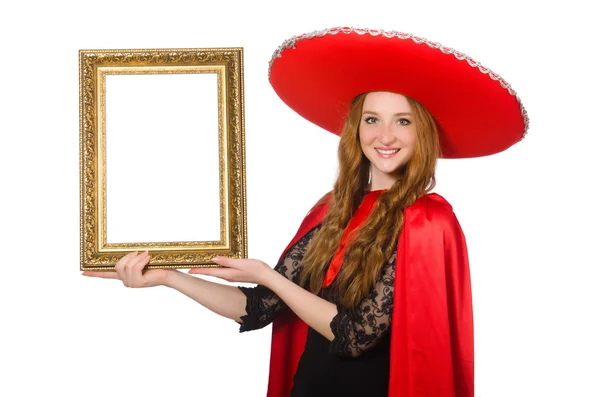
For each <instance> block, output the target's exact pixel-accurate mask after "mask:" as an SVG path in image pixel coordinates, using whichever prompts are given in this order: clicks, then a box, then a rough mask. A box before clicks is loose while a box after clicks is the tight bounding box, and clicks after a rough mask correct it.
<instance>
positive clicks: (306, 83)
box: [269, 28, 529, 158]
mask: <svg viewBox="0 0 600 397" xmlns="http://www.w3.org/2000/svg"><path fill="white" fill-rule="evenodd" d="M269 81H270V83H271V85H272V86H273V88H274V89H275V92H276V93H277V95H279V97H280V98H281V99H282V100H283V101H284V102H285V103H286V104H287V105H288V106H289V107H290V108H292V109H293V110H295V111H296V112H297V113H298V114H300V115H301V116H302V117H304V118H306V119H307V120H309V121H311V122H313V123H314V124H316V125H318V126H320V127H322V128H324V129H326V130H327V131H330V132H332V133H334V134H336V135H339V134H340V132H341V129H342V126H343V122H344V118H345V115H346V112H347V111H348V108H349V105H350V102H351V101H352V99H353V98H354V97H355V96H357V95H358V94H361V93H363V92H369V91H391V92H396V93H399V94H402V95H405V96H409V97H411V98H413V99H415V100H417V101H419V102H420V103H421V104H422V105H423V106H425V108H426V109H427V110H428V111H429V112H430V113H431V114H432V115H433V117H434V118H435V120H436V122H437V125H438V128H439V130H440V143H441V146H442V156H443V157H444V158H466V157H479V156H487V155H491V154H494V153H498V152H501V151H503V150H505V149H507V148H509V147H510V146H512V145H513V144H515V143H516V142H518V141H520V140H521V139H523V137H524V136H525V134H526V132H527V129H528V125H529V120H528V117H527V112H526V111H525V109H524V107H523V105H522V104H521V101H520V99H519V98H518V97H517V95H516V93H515V91H514V90H513V89H512V88H511V87H510V85H509V84H508V83H507V82H506V81H504V80H503V79H502V78H501V77H500V76H498V75H497V74H495V73H493V72H492V71H491V70H490V69H488V68H485V67H483V66H482V65H481V64H480V63H479V62H475V61H474V60H473V59H471V58H469V57H468V56H466V55H464V54H462V53H460V52H458V51H455V50H453V49H451V48H448V47H444V46H442V45H441V44H439V43H434V42H430V41H428V40H425V39H423V38H419V37H415V36H413V35H412V34H408V33H400V32H396V31H389V32H388V31H383V30H372V29H356V28H333V29H326V30H321V31H316V32H312V33H308V34H304V35H301V36H295V37H292V38H291V39H289V40H286V41H285V42H284V43H283V44H282V45H281V46H280V47H279V48H278V49H277V50H276V51H275V53H274V54H273V58H272V59H271V61H270V63H269Z"/></svg>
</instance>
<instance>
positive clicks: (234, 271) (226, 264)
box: [188, 256, 276, 286]
mask: <svg viewBox="0 0 600 397" xmlns="http://www.w3.org/2000/svg"><path fill="white" fill-rule="evenodd" d="M212 261H213V262H215V263H216V264H217V265H221V266H223V267H220V268H219V267H197V268H193V269H191V270H190V271H189V272H188V273H189V274H204V275H206V276H212V277H218V278H221V279H223V280H226V281H229V282H241V283H253V284H260V285H264V286H267V284H268V280H269V277H270V276H272V275H273V273H276V272H275V270H273V269H272V268H271V267H270V266H269V265H267V264H266V263H264V262H263V261H259V260H257V259H234V258H227V257H224V256H217V257H214V258H213V259H212Z"/></svg>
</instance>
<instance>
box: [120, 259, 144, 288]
mask: <svg viewBox="0 0 600 397" xmlns="http://www.w3.org/2000/svg"><path fill="white" fill-rule="evenodd" d="M147 258H148V255H147V254H146V253H145V252H142V253H141V254H139V255H138V256H136V257H135V258H132V259H131V260H130V261H129V262H128V263H127V264H126V265H125V275H126V276H127V286H128V287H139V286H140V284H141V282H142V280H141V278H142V270H141V269H140V268H139V266H138V265H139V264H140V263H142V264H144V261H145V260H146V259H147ZM143 268H144V265H142V269H143Z"/></svg>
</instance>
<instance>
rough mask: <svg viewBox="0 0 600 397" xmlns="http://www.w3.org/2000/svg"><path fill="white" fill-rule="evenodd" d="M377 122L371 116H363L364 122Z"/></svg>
mask: <svg viewBox="0 0 600 397" xmlns="http://www.w3.org/2000/svg"><path fill="white" fill-rule="evenodd" d="M376 122H377V119H376V118H375V117H373V116H368V117H366V118H365V123H367V124H374V123H376Z"/></svg>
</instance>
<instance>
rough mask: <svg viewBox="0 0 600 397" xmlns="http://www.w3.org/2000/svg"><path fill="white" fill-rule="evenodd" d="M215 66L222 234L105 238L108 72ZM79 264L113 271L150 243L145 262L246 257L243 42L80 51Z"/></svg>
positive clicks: (178, 263) (189, 263) (202, 263)
mask: <svg viewBox="0 0 600 397" xmlns="http://www.w3.org/2000/svg"><path fill="white" fill-rule="evenodd" d="M163 73H165V74H167V73H216V74H217V81H218V104H219V110H218V115H219V120H218V130H219V137H218V142H219V197H220V199H219V202H220V240H219V241H186V242H177V241H168V242H139V243H128V242H123V243H107V238H106V126H105V122H104V120H105V78H106V75H107V74H163ZM79 100H80V103H79V110H80V113H79V119H80V120H79V121H80V157H79V167H80V205H81V207H80V244H81V246H80V247H81V251H80V270H111V269H114V265H115V264H116V262H117V261H118V260H119V259H120V258H121V257H123V256H124V255H125V254H127V253H128V252H131V251H145V250H148V251H149V253H150V256H151V260H150V264H149V265H148V268H191V267H206V266H216V264H214V262H210V258H212V257H214V256H215V255H223V256H229V257H234V258H246V257H247V256H248V252H247V250H248V248H247V220H246V175H245V132H244V93H243V50H242V48H210V49H135V50H80V51H79Z"/></svg>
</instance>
